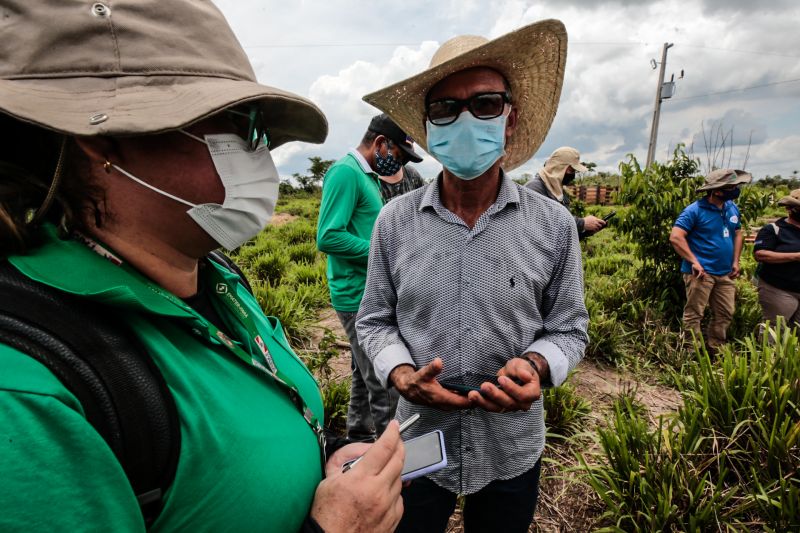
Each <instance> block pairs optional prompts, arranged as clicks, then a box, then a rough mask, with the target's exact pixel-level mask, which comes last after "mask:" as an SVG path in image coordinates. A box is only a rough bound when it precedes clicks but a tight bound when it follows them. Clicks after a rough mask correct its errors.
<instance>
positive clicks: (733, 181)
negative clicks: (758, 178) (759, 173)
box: [697, 168, 753, 191]
mask: <svg viewBox="0 0 800 533" xmlns="http://www.w3.org/2000/svg"><path fill="white" fill-rule="evenodd" d="M751 181H753V175H752V174H750V173H749V172H745V171H744V170H734V169H732V168H718V169H717V170H713V171H711V173H710V174H709V175H708V176H706V182H705V184H704V185H703V186H702V187H698V188H697V190H698V191H710V190H713V189H719V188H722V187H727V186H728V185H741V184H743V183H750V182H751Z"/></svg>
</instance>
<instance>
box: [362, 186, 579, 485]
mask: <svg viewBox="0 0 800 533" xmlns="http://www.w3.org/2000/svg"><path fill="white" fill-rule="evenodd" d="M440 182H441V175H440V177H439V178H437V179H436V180H435V181H434V182H433V183H431V184H429V185H427V186H425V187H423V188H421V189H417V190H416V191H413V192H411V193H409V194H407V195H405V196H402V197H400V198H398V199H396V200H394V201H392V202H390V203H389V204H387V205H386V206H385V207H384V208H383V210H382V211H381V214H380V215H379V216H378V220H377V222H376V224H375V229H374V231H373V234H372V242H371V248H370V255H369V267H368V270H367V283H366V289H365V291H364V299H363V300H362V302H361V308H360V310H359V314H358V324H357V328H358V337H359V340H360V342H361V344H362V345H363V347H364V349H365V351H366V352H367V354H368V355H369V357H370V359H371V360H372V361H373V364H374V365H375V369H376V371H377V374H378V377H379V379H381V380H382V382H383V383H384V384H386V381H387V378H388V376H389V373H390V372H391V371H392V369H394V368H395V367H396V366H398V365H400V364H411V365H414V366H415V367H417V368H420V367H422V366H424V365H426V364H428V363H430V362H431V361H432V360H433V359H434V358H435V357H441V358H442V360H443V361H444V371H443V373H442V375H441V376H440V379H446V378H458V377H460V376H464V375H467V376H468V375H469V374H470V373H484V374H487V373H488V374H495V373H496V372H497V371H498V370H499V369H500V368H501V367H503V365H505V363H506V361H508V360H509V359H511V358H513V357H516V356H519V355H521V354H522V353H524V352H527V351H533V352H537V353H539V354H541V355H542V356H544V357H545V358H546V359H547V362H548V364H549V366H550V374H551V380H552V384H553V385H554V386H558V385H560V384H561V383H562V382H563V381H564V380H565V379H566V377H567V373H568V372H569V371H570V370H571V369H572V368H574V367H575V365H577V364H578V362H579V361H580V360H581V358H582V357H583V351H584V348H585V346H586V342H587V340H588V337H587V334H586V328H587V324H588V314H587V312H586V307H585V305H584V301H583V270H582V265H581V255H580V247H579V245H578V234H577V231H576V228H575V221H574V220H573V219H572V217H571V216H570V214H569V212H568V211H567V210H566V209H565V208H564V207H563V206H562V205H560V204H558V203H557V202H554V201H552V200H549V199H547V198H545V197H543V196H541V195H539V194H536V193H534V192H533V191H531V190H530V189H526V188H525V187H522V186H520V185H517V184H515V183H514V182H513V181H511V180H510V179H508V178H507V177H504V178H503V180H502V184H501V187H500V191H499V194H498V197H497V200H496V201H495V202H494V204H492V206H491V207H489V209H488V210H487V211H486V212H485V213H483V215H481V217H480V218H479V219H478V221H477V223H476V224H475V227H473V228H472V229H470V228H469V227H468V226H467V225H466V224H465V223H464V222H463V221H462V220H461V219H460V218H458V217H457V216H456V215H454V214H453V213H452V212H450V211H449V210H447V209H446V208H445V207H444V206H443V205H442V202H441V199H440V196H439V194H440ZM415 412H418V413H420V414H421V415H422V416H421V419H420V421H419V422H418V423H417V424H415V425H414V426H412V427H411V428H410V429H409V430H408V434H407V435H405V437H406V438H410V437H414V436H417V435H421V434H424V433H427V432H429V431H432V430H434V429H441V430H442V432H443V433H444V435H445V445H446V449H447V459H448V464H447V467H446V468H444V469H443V470H440V471H439V472H436V473H434V474H431V475H430V478H431V479H433V480H434V481H435V482H436V483H437V484H439V485H440V486H442V487H444V488H445V489H448V490H450V491H452V492H456V493H462V494H472V493H474V492H477V491H479V490H480V489H481V488H483V487H484V486H486V485H487V484H488V483H489V482H491V481H493V480H495V479H511V478H513V477H516V476H518V475H520V474H522V473H524V472H526V471H527V470H529V469H530V468H532V467H533V465H534V464H535V463H536V461H537V460H538V459H539V456H540V455H541V453H542V450H543V449H544V432H545V429H544V416H543V411H542V401H541V400H539V401H537V402H534V404H533V406H532V407H531V409H530V410H529V411H527V412H512V413H503V414H496V413H489V412H487V411H484V410H483V409H469V410H464V411H453V412H444V411H440V410H438V409H434V408H431V407H425V406H420V405H415V404H412V403H410V402H408V401H406V400H405V399H404V398H401V399H400V403H399V405H398V410H397V418H398V419H399V420H404V419H406V418H408V417H409V416H410V415H411V414H413V413H415Z"/></svg>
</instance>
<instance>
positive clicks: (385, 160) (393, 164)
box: [375, 144, 403, 176]
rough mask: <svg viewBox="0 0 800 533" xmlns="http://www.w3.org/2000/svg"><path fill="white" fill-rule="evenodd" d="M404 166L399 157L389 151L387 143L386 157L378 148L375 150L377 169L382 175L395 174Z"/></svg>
mask: <svg viewBox="0 0 800 533" xmlns="http://www.w3.org/2000/svg"><path fill="white" fill-rule="evenodd" d="M402 166H403V163H401V162H400V161H399V160H398V159H395V157H394V155H393V154H392V152H390V151H389V145H388V144H387V145H386V157H383V156H382V155H381V153H380V152H379V151H378V150H375V169H376V171H377V172H378V174H380V175H381V176H394V175H395V174H397V172H398V171H399V170H400V167H402Z"/></svg>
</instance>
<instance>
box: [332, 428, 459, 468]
mask: <svg viewBox="0 0 800 533" xmlns="http://www.w3.org/2000/svg"><path fill="white" fill-rule="evenodd" d="M412 423H413V422H412ZM409 425H410V424H409ZM403 445H404V446H405V449H406V460H405V462H404V463H403V471H402V472H401V474H400V478H401V479H402V480H403V481H408V480H411V479H414V478H418V477H421V476H424V475H425V474H430V473H431V472H436V471H437V470H441V469H442V468H444V467H445V466H447V452H445V448H444V434H443V433H442V432H441V431H440V430H438V429H437V430H434V431H431V432H430V433H426V434H424V435H420V436H419V437H415V438H413V439H410V440H407V441H405V442H403ZM361 457H363V455H362V456H361ZM361 457H357V458H355V459H351V460H349V461H347V462H345V463H344V464H343V465H342V472H347V471H348V470H350V469H351V468H353V467H354V466H355V465H356V463H358V462H359V461H360V460H361Z"/></svg>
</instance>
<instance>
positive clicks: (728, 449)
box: [581, 326, 800, 531]
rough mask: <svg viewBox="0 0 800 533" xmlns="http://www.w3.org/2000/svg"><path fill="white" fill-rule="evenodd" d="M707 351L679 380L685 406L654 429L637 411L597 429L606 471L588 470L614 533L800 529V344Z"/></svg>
mask: <svg viewBox="0 0 800 533" xmlns="http://www.w3.org/2000/svg"><path fill="white" fill-rule="evenodd" d="M769 337H770V336H764V340H761V341H758V340H756V337H755V335H752V334H751V335H750V336H749V337H747V338H746V339H745V340H744V341H743V342H742V343H741V344H739V345H738V346H725V347H723V348H722V349H721V351H720V354H719V361H718V362H717V363H714V362H713V361H712V359H711V357H710V356H709V354H708V352H707V351H706V350H705V349H704V348H703V346H702V345H699V344H698V345H697V346H696V347H695V354H696V360H695V361H694V362H693V363H692V364H691V365H689V367H688V376H687V377H686V379H683V380H680V381H679V385H680V387H681V392H682V396H683V404H682V406H681V407H680V408H679V410H678V412H677V413H675V414H674V415H669V416H662V417H661V418H660V419H659V421H658V425H657V427H656V428H655V430H654V429H653V428H651V427H650V425H649V423H648V421H647V420H646V419H645V418H644V417H643V416H642V413H641V412H637V410H636V409H635V408H634V407H633V406H632V404H631V403H630V402H627V403H626V402H622V403H618V404H616V405H615V406H614V413H613V417H612V419H611V420H610V421H609V425H608V427H607V428H600V429H599V430H598V435H599V440H600V445H601V448H602V454H601V463H600V464H599V465H591V462H590V461H588V460H587V459H586V457H584V456H581V461H582V464H583V466H584V469H585V471H586V474H587V481H588V483H589V484H590V485H591V486H592V488H593V489H594V490H595V492H596V493H597V494H598V495H599V496H600V498H601V499H602V500H603V502H604V503H605V504H606V508H607V510H606V512H605V514H604V518H605V521H606V522H605V523H606V528H605V530H607V531H655V530H658V531H661V530H681V531H702V530H706V529H726V528H729V529H741V528H760V529H765V530H769V531H788V530H792V529H796V528H798V527H800V514H798V510H800V471H799V470H798V469H799V468H800V345H799V344H798V339H797V336H796V334H795V333H793V332H791V331H790V330H787V329H786V328H784V327H783V326H778V327H776V328H773V330H772V338H773V340H772V341H769V340H768V339H769Z"/></svg>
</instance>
